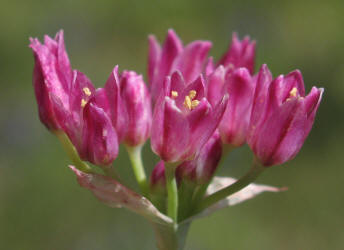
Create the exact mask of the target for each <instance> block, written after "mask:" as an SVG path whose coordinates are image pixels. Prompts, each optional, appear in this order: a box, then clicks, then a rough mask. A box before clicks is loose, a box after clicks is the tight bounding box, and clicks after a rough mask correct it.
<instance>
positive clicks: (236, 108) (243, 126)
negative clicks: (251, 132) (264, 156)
mask: <svg viewBox="0 0 344 250" xmlns="http://www.w3.org/2000/svg"><path fill="white" fill-rule="evenodd" d="M227 87H228V90H227V92H228V93H229V100H228V105H227V109H226V111H225V113H224V115H223V118H222V120H221V122H220V125H219V130H220V134H221V138H222V141H223V142H224V143H227V144H232V145H235V146H241V145H242V144H244V142H245V140H246V135H247V130H248V125H249V122H250V116H251V107H252V99H253V91H254V83H253V81H252V78H251V75H250V73H249V71H248V70H247V69H246V68H239V69H236V70H235V71H234V72H233V73H232V74H230V75H229V78H228V83H227Z"/></svg>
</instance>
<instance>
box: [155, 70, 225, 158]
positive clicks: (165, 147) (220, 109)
mask: <svg viewBox="0 0 344 250" xmlns="http://www.w3.org/2000/svg"><path fill="white" fill-rule="evenodd" d="M227 101H228V97H227V96H225V97H223V99H222V101H221V102H219V103H218V104H217V105H216V106H215V107H212V106H211V105H210V103H209V102H208V100H207V99H206V97H205V86H204V80H203V78H202V76H200V77H198V78H197V79H196V80H195V81H194V82H192V83H190V84H189V85H186V83H185V81H184V79H183V77H182V75H181V73H180V72H175V73H174V74H172V76H171V77H167V78H166V81H165V86H164V88H163V93H161V95H160V97H159V99H158V100H157V103H156V105H155V109H154V114H153V122H152V124H153V125H152V138H151V145H152V149H153V151H154V152H155V153H156V154H157V155H159V156H160V158H161V159H162V160H164V161H165V162H179V161H184V160H186V159H189V158H193V157H194V155H195V154H196V153H197V152H198V151H199V149H200V148H201V147H202V146H203V145H204V144H205V143H206V142H207V141H208V139H209V138H210V136H211V135H212V134H213V133H214V131H215V129H216V128H217V126H218V124H219V122H220V120H221V118H222V116H223V113H224V111H225V107H226V105H227Z"/></svg>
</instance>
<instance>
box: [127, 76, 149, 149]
mask: <svg viewBox="0 0 344 250" xmlns="http://www.w3.org/2000/svg"><path fill="white" fill-rule="evenodd" d="M120 85H121V97H122V99H123V103H124V106H125V110H126V113H127V115H126V117H127V122H126V126H127V131H126V134H125V137H124V142H125V143H126V144H127V145H129V146H132V147H133V146H138V145H142V144H143V143H145V141H146V140H147V139H148V137H149V136H150V129H151V125H152V107H151V99H150V94H149V92H148V89H147V87H146V84H145V83H144V81H143V79H142V75H138V74H136V73H135V72H134V71H124V72H123V73H122V75H121V84H120Z"/></svg>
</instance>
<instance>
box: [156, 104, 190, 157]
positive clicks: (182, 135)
mask: <svg viewBox="0 0 344 250" xmlns="http://www.w3.org/2000/svg"><path fill="white" fill-rule="evenodd" d="M189 134H190V128H189V124H188V122H187V121H186V118H185V117H184V115H183V113H182V112H181V111H180V110H179V109H178V108H177V106H176V104H175V101H174V100H172V99H171V98H169V97H165V100H164V102H163V103H162V106H161V107H160V106H159V107H157V106H156V107H155V111H154V115H153V124H152V137H151V143H152V150H153V151H154V152H155V153H156V154H158V155H159V156H160V157H161V159H162V160H164V161H166V162H176V161H179V160H180V157H181V156H182V154H183V153H184V152H185V150H186V149H187V147H188V145H189Z"/></svg>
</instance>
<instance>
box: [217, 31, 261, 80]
mask: <svg viewBox="0 0 344 250" xmlns="http://www.w3.org/2000/svg"><path fill="white" fill-rule="evenodd" d="M255 49H256V42H255V41H251V40H250V37H248V36H246V37H245V38H244V39H243V40H242V41H240V40H239V39H238V35H237V34H236V33H233V36H232V43H231V45H230V46H229V48H228V51H227V52H226V53H225V54H224V55H223V56H222V58H221V59H220V60H219V61H218V63H217V66H219V65H222V66H224V67H225V68H227V69H232V70H234V69H236V68H242V67H243V68H246V69H247V70H248V71H249V72H250V74H251V75H252V74H253V72H254V61H255Z"/></svg>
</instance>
